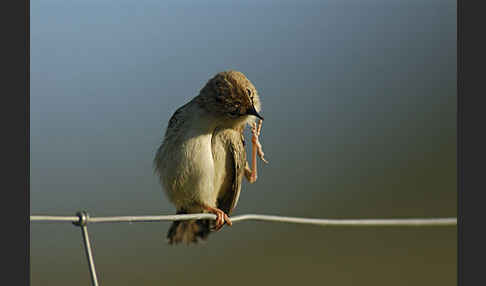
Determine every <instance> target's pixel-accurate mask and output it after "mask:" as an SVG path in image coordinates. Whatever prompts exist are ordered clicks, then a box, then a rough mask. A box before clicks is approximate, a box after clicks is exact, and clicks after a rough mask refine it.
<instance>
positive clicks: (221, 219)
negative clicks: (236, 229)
mask: <svg viewBox="0 0 486 286" xmlns="http://www.w3.org/2000/svg"><path fill="white" fill-rule="evenodd" d="M204 209H205V210H207V211H209V212H210V213H213V214H215V215H216V226H215V230H216V231H218V230H220V229H221V228H222V227H223V225H224V223H225V222H226V223H227V224H228V225H229V226H232V225H233V223H232V222H231V220H230V218H229V216H228V215H227V214H226V213H225V212H224V211H222V210H220V209H218V208H213V207H210V206H207V205H205V206H204Z"/></svg>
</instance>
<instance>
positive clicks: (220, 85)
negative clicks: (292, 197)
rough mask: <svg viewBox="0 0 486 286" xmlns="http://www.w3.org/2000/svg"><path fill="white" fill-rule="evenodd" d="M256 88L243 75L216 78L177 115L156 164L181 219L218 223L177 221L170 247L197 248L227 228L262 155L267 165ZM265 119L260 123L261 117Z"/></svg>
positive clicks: (170, 235) (223, 74) (228, 73)
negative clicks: (205, 216) (248, 145)
mask: <svg viewBox="0 0 486 286" xmlns="http://www.w3.org/2000/svg"><path fill="white" fill-rule="evenodd" d="M260 109H261V103H260V98H259V96H258V92H257V90H256V88H255V86H253V84H252V83H251V82H250V80H248V79H247V78H246V76H245V75H244V74H243V73H241V72H238V71H225V72H220V73H218V74H216V75H215V76H214V77H213V78H212V79H210V80H209V81H208V82H207V83H206V85H205V86H204V87H203V88H202V89H201V91H200V93H199V95H197V96H196V97H194V98H193V99H192V100H191V101H190V102H188V103H187V104H185V105H183V106H182V107H180V108H179V109H177V110H176V112H175V113H174V114H173V115H172V117H171V118H170V120H169V124H168V126H167V130H166V132H165V136H164V140H163V142H162V145H161V146H160V147H159V149H158V150H157V153H156V155H155V159H154V165H155V170H156V172H157V173H158V175H159V177H160V182H161V185H162V187H163V189H164V190H165V192H166V194H167V196H168V198H169V200H170V201H171V202H172V203H173V204H174V205H175V207H176V209H177V213H178V214H186V213H202V212H206V213H213V214H216V216H217V219H216V221H210V220H190V221H175V222H173V223H172V226H171V227H170V229H169V231H168V233H167V238H168V241H169V243H170V244H173V243H176V244H177V243H180V242H183V243H185V244H190V243H196V242H198V241H199V240H200V239H206V238H207V236H208V235H209V233H210V232H211V231H217V230H219V229H221V227H223V225H224V224H225V223H227V224H228V225H230V226H231V225H232V223H231V220H230V218H229V215H230V214H231V212H232V211H233V209H234V208H235V207H236V204H237V202H238V198H239V195H240V191H241V183H242V179H243V176H245V177H246V178H247V179H248V181H249V182H250V183H253V182H255V181H256V179H257V162H256V156H257V154H258V156H259V157H260V158H261V159H262V160H263V161H264V162H265V163H267V161H266V160H265V159H264V157H263V155H264V154H263V151H262V147H261V144H260V142H259V140H258V136H259V135H260V131H261V128H262V121H261V120H263V117H262V116H261V115H260V114H259V112H260ZM255 117H257V118H260V119H261V120H259V121H258V124H256V122H255V120H256V118H255ZM246 124H248V125H250V126H251V130H252V141H251V142H252V164H251V168H250V166H249V164H248V161H247V160H246V152H245V140H244V136H243V131H244V128H245V126H246Z"/></svg>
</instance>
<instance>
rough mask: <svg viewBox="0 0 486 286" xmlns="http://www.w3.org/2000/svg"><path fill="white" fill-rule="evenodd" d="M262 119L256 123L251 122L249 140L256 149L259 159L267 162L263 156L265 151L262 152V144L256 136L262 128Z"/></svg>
mask: <svg viewBox="0 0 486 286" xmlns="http://www.w3.org/2000/svg"><path fill="white" fill-rule="evenodd" d="M262 124H263V122H262V120H259V121H258V125H257V124H256V123H255V122H253V123H252V125H251V134H252V137H251V142H252V143H253V146H254V148H256V149H257V154H258V157H260V159H261V160H262V161H263V162H265V163H267V164H268V161H267V160H266V159H265V158H264V157H263V156H264V155H265V153H263V149H262V145H261V144H260V141H259V140H258V136H259V135H260V131H261V130H262Z"/></svg>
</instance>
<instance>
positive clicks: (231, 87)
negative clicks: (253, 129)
mask: <svg viewBox="0 0 486 286" xmlns="http://www.w3.org/2000/svg"><path fill="white" fill-rule="evenodd" d="M199 98H200V100H199V104H200V105H201V107H202V108H204V109H205V110H206V111H208V112H210V113H211V114H213V115H215V116H217V117H218V118H220V119H222V120H226V121H231V122H236V123H250V122H251V121H254V120H255V119H256V118H255V117H257V118H260V119H261V120H263V117H262V116H261V115H260V114H259V112H260V110H261V103H260V97H259V96H258V92H257V90H256V88H255V86H254V85H253V84H252V83H251V82H250V80H249V79H248V78H246V76H245V75H244V74H243V73H241V72H239V71H233V70H230V71H224V72H220V73H218V74H216V75H215V76H214V77H213V78H211V79H210V80H209V81H208V82H207V83H206V85H205V86H204V87H203V88H202V89H201V92H200V94H199Z"/></svg>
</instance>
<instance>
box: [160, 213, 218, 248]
mask: <svg viewBox="0 0 486 286" xmlns="http://www.w3.org/2000/svg"><path fill="white" fill-rule="evenodd" d="M181 213H186V212H183V211H178V212H177V214H181ZM210 232H211V230H210V220H207V219H203V220H184V221H174V222H173V223H172V225H171V227H170V228H169V231H168V232H167V240H168V242H169V244H179V243H181V242H182V243H184V244H191V243H197V242H198V241H199V240H206V239H207V237H208V235H209V233H210Z"/></svg>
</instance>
